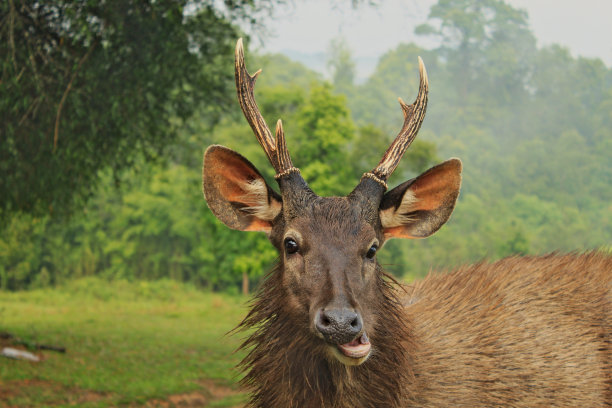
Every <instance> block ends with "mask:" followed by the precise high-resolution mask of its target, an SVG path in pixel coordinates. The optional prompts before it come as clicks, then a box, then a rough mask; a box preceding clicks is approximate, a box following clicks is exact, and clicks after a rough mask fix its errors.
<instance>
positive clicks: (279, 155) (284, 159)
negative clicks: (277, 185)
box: [235, 38, 299, 179]
mask: <svg viewBox="0 0 612 408" xmlns="http://www.w3.org/2000/svg"><path fill="white" fill-rule="evenodd" d="M235 70H236V92H237V94H238V101H239V102H240V107H241V108H242V113H244V116H245V118H246V120H247V122H249V125H251V129H253V133H255V137H256V138H257V141H258V142H259V144H260V145H261V147H262V148H263V149H264V152H266V156H268V160H270V163H271V164H272V166H273V167H274V170H276V176H275V177H276V178H277V179H278V178H280V177H282V176H284V175H285V174H289V173H291V172H294V171H298V172H299V169H297V168H295V167H293V163H292V162H291V157H290V156H289V151H288V150H287V145H286V143H285V135H284V132H283V124H282V122H281V121H280V119H279V120H278V122H277V123H276V140H275V138H273V137H272V133H271V132H270V128H268V125H267V124H266V122H265V121H264V118H263V116H262V115H261V112H259V108H258V107H257V103H256V102H255V96H254V95H253V90H254V88H255V81H256V80H257V76H258V75H259V73H260V72H261V69H260V70H258V71H257V72H255V73H254V74H253V75H250V74H249V72H248V71H247V69H246V65H245V63H244V49H243V47H242V38H240V39H239V40H238V42H237V43H236V62H235Z"/></svg>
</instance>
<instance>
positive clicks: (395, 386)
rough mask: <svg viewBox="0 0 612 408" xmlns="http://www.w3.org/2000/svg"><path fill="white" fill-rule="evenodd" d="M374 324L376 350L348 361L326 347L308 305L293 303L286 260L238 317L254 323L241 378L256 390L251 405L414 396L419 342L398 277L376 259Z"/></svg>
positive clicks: (330, 406)
mask: <svg viewBox="0 0 612 408" xmlns="http://www.w3.org/2000/svg"><path fill="white" fill-rule="evenodd" d="M378 269H379V273H378V274H377V276H378V280H377V282H376V285H377V289H378V290H377V293H378V296H377V304H375V305H371V307H372V309H373V310H375V311H376V314H377V315H378V319H379V320H378V322H377V323H376V327H373V328H369V329H368V334H369V336H370V340H371V342H372V345H373V348H374V350H373V353H372V355H371V356H370V358H369V359H368V360H367V361H366V362H365V363H363V364H361V365H359V366H350V367H349V366H345V365H343V364H341V363H340V362H338V361H337V360H335V359H334V358H333V357H332V356H330V355H328V350H327V347H326V345H325V343H323V341H322V340H321V339H319V338H317V337H315V336H314V335H313V334H312V333H311V332H310V330H309V324H308V323H309V322H308V311H307V310H296V309H297V306H293V307H292V306H291V302H290V301H289V299H288V297H287V295H286V294H285V289H284V288H283V286H282V283H281V282H282V273H283V271H282V266H280V265H279V266H277V267H276V268H275V269H274V270H273V271H272V272H271V273H270V274H269V275H268V277H267V279H266V280H265V282H264V283H263V285H262V286H261V288H260V289H259V291H258V293H257V295H256V297H255V299H254V300H253V305H252V309H251V311H250V312H249V314H248V315H247V317H246V318H245V320H244V321H243V322H242V323H241V324H240V326H239V328H241V329H254V330H255V331H254V332H253V334H252V335H251V336H250V337H249V338H248V339H247V340H246V341H245V342H244V343H243V344H242V346H241V348H242V349H247V350H249V353H248V355H247V356H246V357H245V358H244V360H243V361H242V362H241V368H242V369H243V370H244V371H245V372H246V375H245V377H244V379H243V380H242V383H243V385H245V386H246V387H247V388H250V390H251V399H250V403H249V406H250V407H260V408H263V407H266V408H269V407H270V408H271V407H295V408H315V407H316V408H321V407H325V408H345V407H346V408H348V407H390V408H392V407H400V406H405V404H406V403H407V402H409V401H411V400H414V398H415V396H414V395H410V392H409V390H410V389H413V387H412V386H411V385H413V384H414V382H415V378H414V371H413V369H414V361H413V360H412V356H413V355H414V350H415V347H416V345H415V344H414V341H413V339H412V337H411V333H410V332H411V330H410V327H409V323H407V322H406V321H405V318H404V313H403V311H402V306H401V305H400V304H399V302H398V299H397V297H396V291H397V290H398V288H397V287H396V283H394V282H393V280H392V278H390V277H388V276H387V275H385V274H384V272H382V270H381V268H380V267H378Z"/></svg>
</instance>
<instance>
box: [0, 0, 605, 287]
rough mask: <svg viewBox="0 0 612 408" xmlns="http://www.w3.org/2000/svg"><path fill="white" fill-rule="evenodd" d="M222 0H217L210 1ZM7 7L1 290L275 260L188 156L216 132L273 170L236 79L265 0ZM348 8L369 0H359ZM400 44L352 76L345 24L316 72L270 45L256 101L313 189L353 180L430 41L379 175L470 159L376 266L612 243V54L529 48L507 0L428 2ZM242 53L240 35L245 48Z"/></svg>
mask: <svg viewBox="0 0 612 408" xmlns="http://www.w3.org/2000/svg"><path fill="white" fill-rule="evenodd" d="M221 3H222V7H221V6H220V5H221ZM221 3H220V2H214V1H182V2H176V1H155V2H134V3H129V4H127V3H126V4H123V3H122V4H118V3H113V2H108V3H99V2H97V1H79V2H63V1H47V2H37V1H18V0H9V1H8V2H4V3H3V4H2V5H0V12H1V18H2V26H1V33H0V36H1V41H0V56H1V59H2V60H1V64H2V65H1V69H2V71H1V75H2V77H1V82H0V87H1V88H0V89H2V93H1V94H2V98H1V100H0V112H2V117H3V121H2V123H0V131H1V132H2V133H1V134H2V137H1V139H0V196H1V197H2V200H1V205H0V211H1V212H0V223H1V224H0V288H1V289H2V290H8V291H15V290H21V289H32V288H41V287H47V286H57V285H62V284H64V283H66V282H68V281H71V280H74V279H77V278H82V277H89V276H96V277H99V278H100V279H103V280H128V281H134V280H147V281H149V280H158V279H173V280H177V281H184V282H190V283H192V284H194V285H195V286H197V287H201V288H205V289H206V290H210V291H222V292H227V293H236V292H239V291H240V290H241V287H244V283H245V279H246V280H248V281H249V283H250V285H251V287H252V286H253V285H255V284H257V282H258V281H259V280H260V279H261V278H262V277H263V276H264V274H265V273H266V271H268V270H270V269H271V266H272V265H273V264H274V262H275V259H276V253H275V251H274V249H273V248H272V246H271V245H270V244H269V243H268V242H267V239H266V237H265V236H264V235H263V234H259V233H241V232H238V231H232V230H229V229H228V228H227V227H225V226H224V225H222V224H221V223H220V222H219V221H217V220H216V219H215V218H214V216H213V215H212V214H211V212H210V211H209V210H208V208H207V207H206V204H205V202H204V200H203V197H202V193H201V158H202V153H203V151H204V149H205V148H206V147H207V146H208V145H210V144H223V145H225V146H228V147H230V148H232V149H235V150H237V151H239V152H240V153H241V154H243V155H245V156H246V157H247V158H249V159H250V160H251V161H252V162H253V163H254V164H255V165H256V166H257V167H258V168H259V169H260V171H262V172H263V173H264V174H265V176H266V177H267V178H268V180H269V182H270V185H275V183H274V181H273V179H272V172H271V171H270V166H269V165H268V163H267V161H266V159H265V156H264V154H263V153H262V152H261V148H260V147H259V145H258V144H257V142H256V140H255V138H254V136H253V135H252V133H251V130H250V128H249V126H248V125H247V124H246V121H245V120H244V118H243V117H242V114H241V112H240V108H239V106H238V103H237V101H236V98H235V91H234V89H233V87H234V84H233V46H234V44H235V41H236V39H237V38H238V37H240V36H243V35H244V33H242V32H241V31H240V29H239V28H238V26H239V24H245V23H246V24H249V25H250V26H253V27H257V25H258V24H259V21H260V17H259V16H261V15H262V14H265V13H271V12H273V10H274V7H275V6H277V5H278V4H279V3H280V2H277V1H263V0H260V1H249V0H236V1H230V0H228V1H224V2H221ZM353 3H355V6H356V7H369V5H366V4H362V2H359V1H357V2H353ZM415 33H416V34H418V38H423V39H426V38H427V39H428V41H429V42H431V39H432V38H433V39H435V40H436V42H437V44H438V46H437V47H436V48H433V49H425V48H423V47H422V46H421V45H420V44H419V42H418V41H417V42H406V43H403V44H400V45H399V46H397V48H395V49H393V50H391V51H389V52H387V53H386V54H385V55H383V56H382V57H381V58H380V60H379V62H378V65H377V67H376V69H375V72H374V73H373V74H372V75H371V76H370V77H369V78H368V79H367V80H366V81H365V82H363V83H356V81H355V63H354V61H353V59H352V56H351V50H350V49H349V48H348V46H347V45H346V42H345V41H343V39H342V38H337V39H336V40H334V41H333V42H332V43H331V44H330V47H329V58H328V67H329V70H330V72H331V73H332V76H331V79H329V80H326V79H325V78H324V77H323V76H322V75H321V74H320V73H317V72H315V71H312V70H310V69H308V68H307V67H305V66H304V65H302V64H300V63H298V62H295V61H292V60H290V59H289V58H288V57H286V56H284V55H280V54H255V53H247V67H248V69H249V70H250V71H251V72H254V71H255V70H257V69H258V68H263V73H262V74H261V75H260V77H259V79H258V82H257V86H256V91H255V93H256V98H257V101H258V103H259V106H260V108H261V110H262V112H263V115H264V117H265V118H266V119H267V121H268V123H269V124H273V123H275V121H276V120H277V119H278V118H282V119H283V124H284V126H285V132H286V134H287V137H288V145H289V149H290V151H291V152H292V156H293V158H294V161H295V164H296V166H298V167H300V168H301V169H302V173H303V175H304V177H305V178H306V180H307V181H308V182H309V183H310V185H311V187H312V188H313V189H314V190H315V191H316V192H317V193H318V194H320V195H345V194H347V193H348V192H350V191H351V189H352V188H353V187H354V185H355V184H356V183H357V182H358V180H359V178H360V176H361V174H362V173H363V172H365V171H368V170H370V169H371V168H373V167H374V166H375V165H376V163H377V162H378V160H379V158H380V157H381V155H382V153H383V152H384V150H385V149H386V147H387V146H388V144H389V143H390V141H391V140H392V138H393V137H394V136H395V135H396V134H397V131H398V130H399V128H400V126H401V123H402V114H401V109H400V107H399V104H398V103H397V97H398V96H401V97H402V98H403V99H404V100H406V101H411V100H412V99H413V98H414V97H415V96H416V91H417V88H418V62H417V56H421V57H422V58H423V60H424V61H425V64H426V66H427V70H428V75H429V79H430V103H429V107H428V111H427V116H426V119H425V122H424V124H423V127H422V129H421V131H420V134H419V136H418V138H417V141H416V142H415V143H414V144H413V146H412V147H411V149H410V150H409V151H408V152H407V154H406V156H405V157H404V159H403V161H402V164H401V165H400V167H399V168H398V170H397V171H396V172H395V174H394V176H393V178H392V180H391V181H390V185H391V186H393V185H396V184H399V183H400V182H402V181H404V180H405V179H408V178H411V177H414V176H415V175H417V174H418V173H419V172H422V171H424V170H425V169H427V168H428V167H430V166H432V165H434V164H436V163H438V162H440V161H442V160H444V159H446V158H449V157H459V158H461V159H462V160H463V163H464V178H463V186H462V192H461V196H460V198H459V202H458V204H457V207H456V209H455V212H454V214H453V216H452V217H451V220H450V222H449V223H448V224H447V225H446V226H445V227H444V228H442V229H441V230H440V231H439V232H438V233H437V234H436V235H435V236H433V237H431V238H428V239H426V240H418V241H417V240H415V241H408V242H407V241H391V242H389V243H388V244H387V245H385V248H384V250H383V251H381V252H380V262H381V263H382V264H383V265H384V266H385V268H386V269H387V270H388V271H390V272H391V273H393V274H395V275H396V276H398V277H400V278H402V279H406V280H410V279H413V278H415V277H421V276H424V275H425V274H427V273H428V272H429V271H430V269H431V268H432V267H433V268H436V269H448V268H451V267H453V266H456V265H459V264H463V263H466V262H477V261H480V260H483V259H488V260H494V259H498V258H501V257H505V256H511V255H516V254H519V255H523V254H542V253H547V252H550V251H556V250H558V251H564V252H567V251H584V250H589V249H600V250H604V251H610V250H611V249H612V247H611V243H612V160H611V157H612V69H610V68H608V67H606V65H605V64H604V63H603V62H602V61H601V60H599V59H592V58H581V57H574V56H572V55H571V54H570V52H569V51H568V49H566V48H564V47H561V46H558V45H551V46H546V47H538V46H537V45H536V39H535V38H534V35H533V33H532V31H531V29H530V27H529V25H528V16H527V14H526V13H525V12H524V11H521V10H517V9H514V8H512V7H511V6H509V5H507V4H506V3H504V2H503V1H500V0H474V1H461V0H440V1H439V2H438V3H437V4H436V5H434V6H433V7H432V9H431V11H430V14H429V19H428V20H427V21H425V22H423V24H422V25H420V26H418V27H416V30H415ZM246 44H247V47H248V44H249V41H248V40H247V41H246Z"/></svg>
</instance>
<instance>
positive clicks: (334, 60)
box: [327, 37, 355, 96]
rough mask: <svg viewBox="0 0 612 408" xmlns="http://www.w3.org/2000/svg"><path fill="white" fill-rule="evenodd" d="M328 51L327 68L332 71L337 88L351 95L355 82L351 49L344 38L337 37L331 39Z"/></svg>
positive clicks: (338, 90)
mask: <svg viewBox="0 0 612 408" xmlns="http://www.w3.org/2000/svg"><path fill="white" fill-rule="evenodd" d="M328 53H329V58H328V60H327V68H328V69H329V70H330V72H331V76H332V84H334V88H335V90H336V91H337V92H340V93H343V94H345V95H347V96H350V95H351V90H352V89H353V84H354V83H355V62H354V61H353V59H352V56H351V49H350V48H349V46H348V44H347V43H346V40H345V39H344V38H342V37H337V38H335V39H333V40H332V41H331V43H330V45H329V50H328Z"/></svg>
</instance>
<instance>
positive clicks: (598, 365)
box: [203, 39, 612, 408]
mask: <svg viewBox="0 0 612 408" xmlns="http://www.w3.org/2000/svg"><path fill="white" fill-rule="evenodd" d="M418 62H419V72H420V82H419V90H418V96H417V98H416V100H415V102H414V103H413V104H411V105H408V104H406V103H404V102H403V100H402V99H401V98H399V102H400V105H401V108H402V110H403V114H404V123H403V126H402V128H401V130H400V132H399V134H398V135H397V137H396V138H395V140H394V141H393V142H392V143H391V145H390V147H389V148H388V149H387V151H386V152H385V153H384V155H383V157H382V159H381V161H380V163H379V164H378V165H377V166H376V167H375V168H374V169H373V170H372V171H369V172H366V173H365V174H364V175H363V177H362V178H361V180H360V181H359V183H358V184H357V186H356V187H355V188H354V189H353V190H352V192H351V193H350V194H349V195H348V196H346V197H320V196H318V195H317V194H316V193H315V192H313V191H312V190H311V189H310V188H309V186H308V184H307V183H306V181H305V180H304V179H303V177H302V176H301V173H300V170H299V169H298V168H296V167H294V166H293V163H292V160H291V157H290V155H289V151H288V149H287V143H286V139H285V135H284V131H283V126H282V122H281V121H280V120H279V121H278V122H277V125H276V131H275V135H274V137H273V136H272V133H271V131H270V129H269V128H268V126H267V124H266V122H265V121H264V119H263V117H262V115H261V113H260V111H259V108H258V106H257V104H256V102H255V98H254V85H255V81H256V79H257V76H258V75H259V73H260V72H261V70H259V71H257V72H255V74H254V75H251V74H249V73H248V71H247V69H246V65H245V61H244V50H243V44H242V39H240V40H238V42H237V45H236V50H235V80H236V89H237V95H238V100H239V103H240V106H241V108H242V112H243V113H244V116H245V118H246V120H247V122H248V123H249V125H250V127H251V128H252V130H253V133H254V134H255V136H256V138H257V140H258V142H259V144H260V145H261V147H262V148H263V150H264V152H265V153H266V155H267V158H268V160H269V161H270V163H271V165H272V166H273V168H274V170H275V173H276V175H275V176H274V177H275V180H276V182H277V183H278V186H279V190H280V193H277V192H276V191H275V190H274V189H273V188H271V187H270V186H269V185H268V183H267V182H266V181H265V180H264V177H263V176H262V174H261V173H260V172H259V171H258V170H257V169H256V168H255V166H254V165H253V164H251V162H249V161H248V160H247V159H246V158H244V157H243V156H241V155H240V154H239V153H237V152H235V151H233V150H231V149H229V148H226V147H223V146H220V145H212V146H210V147H208V148H207V149H206V151H205V153H204V163H203V191H204V196H205V200H206V202H207V203H208V206H209V208H210V210H211V211H212V213H213V214H214V215H215V216H216V217H217V218H218V219H219V220H220V221H221V222H222V223H224V224H225V225H227V226H228V227H230V228H233V229H236V230H241V231H260V232H264V233H265V234H267V237H268V239H269V241H270V242H271V243H272V245H273V246H274V247H275V248H276V249H277V250H278V254H279V260H278V263H277V265H276V266H275V267H274V268H273V269H272V270H271V271H270V272H269V273H268V274H267V276H266V277H265V279H264V280H263V282H262V283H261V284H260V287H259V289H258V291H257V293H256V294H255V295H254V298H253V300H252V302H251V305H250V310H249V311H248V313H247V315H246V317H245V318H244V320H243V321H242V322H241V323H240V325H239V328H241V329H246V330H247V335H246V338H245V340H244V343H243V344H242V346H241V348H242V349H244V350H246V351H245V354H246V356H245V357H244V359H243V360H242V362H241V363H240V367H241V369H242V370H243V372H244V376H243V378H242V380H241V383H242V384H243V386H245V387H246V388H247V389H248V390H249V391H250V392H249V401H248V403H247V404H248V406H249V407H261V408H263V407H295V408H302V407H304V408H312V407H317V408H320V407H326V408H348V407H398V408H399V407H449V406H454V407H610V406H612V323H611V321H612V320H611V313H612V307H611V306H612V257H610V256H609V255H606V254H604V253H603V252H601V251H600V252H597V251H591V252H584V253H572V254H560V253H552V254H548V255H542V256H523V257H519V256H512V257H509V258H506V259H502V260H499V261H496V262H486V261H482V262H480V263H476V264H473V265H468V266H461V267H459V268H457V269H456V270H453V271H450V272H448V273H432V272H430V273H429V274H428V275H427V277H426V278H424V279H423V280H420V281H417V282H414V283H411V284H402V283H400V282H398V280H396V279H394V278H393V277H392V276H390V275H389V274H387V273H385V272H384V270H383V268H382V267H381V265H380V264H379V263H378V261H377V253H378V251H379V250H381V249H382V248H383V245H384V243H385V242H386V241H387V240H389V239H392V238H406V239H420V238H425V237H428V236H430V235H431V234H433V233H435V232H436V231H437V230H438V229H439V228H440V227H442V225H443V224H445V223H446V221H447V220H448V219H449V217H450V215H451V213H452V211H453V209H454V207H455V204H456V202H457V198H458V196H459V190H460V186H461V171H462V163H461V161H460V160H459V159H456V158H452V159H450V160H447V161H445V162H443V163H441V164H438V165H436V166H434V167H432V168H431V169H429V170H427V171H425V172H424V173H422V174H421V175H419V176H417V177H415V178H413V179H411V180H408V181H406V182H404V183H402V184H400V185H398V186H396V187H394V188H392V189H391V190H389V191H387V190H388V186H387V179H388V178H389V176H390V175H391V174H392V173H393V171H394V170H395V168H396V167H397V165H398V163H399V161H400V159H401V157H402V156H403V154H404V153H405V151H406V150H407V149H408V147H409V146H410V144H411V142H412V141H413V140H414V138H415V137H416V135H417V133H418V131H419V128H420V126H421V123H422V122H423V119H424V117H425V111H426V107H427V101H428V89H429V81H428V77H427V72H426V70H425V66H424V64H423V61H422V60H421V58H420V57H419V60H418Z"/></svg>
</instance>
